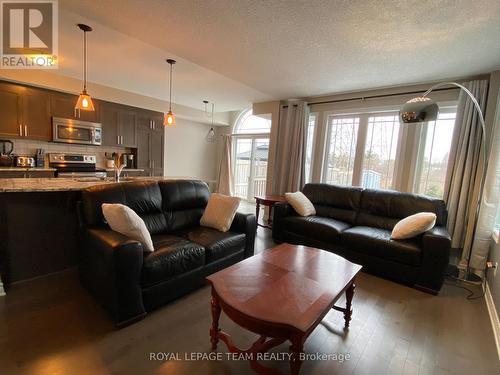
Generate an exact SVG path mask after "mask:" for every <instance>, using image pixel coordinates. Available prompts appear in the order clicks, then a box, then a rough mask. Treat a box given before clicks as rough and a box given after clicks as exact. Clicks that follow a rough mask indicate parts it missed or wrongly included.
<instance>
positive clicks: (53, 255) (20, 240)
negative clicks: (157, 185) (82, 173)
mask: <svg viewBox="0 0 500 375" xmlns="http://www.w3.org/2000/svg"><path fill="white" fill-rule="evenodd" d="M173 179H191V178H189V177H178V178H171V177H126V178H123V180H122V182H119V183H120V184H127V183H130V182H132V181H158V180H173ZM115 183H116V182H115V181H114V179H112V178H106V179H105V180H100V179H97V178H76V179H69V178H68V179H66V178H4V179H0V275H1V280H2V282H3V284H4V286H5V287H6V289H8V286H9V285H10V284H12V283H15V282H19V281H22V280H27V279H31V278H34V277H38V276H42V275H46V274H49V273H53V272H57V271H61V270H64V269H66V268H70V267H75V266H76V265H77V255H78V218H77V211H76V202H77V201H78V200H80V197H81V192H82V190H84V189H86V188H89V187H91V186H96V185H103V184H115ZM1 292H2V284H1V283H0V294H1Z"/></svg>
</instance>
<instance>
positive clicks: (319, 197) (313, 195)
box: [302, 183, 363, 224]
mask: <svg viewBox="0 0 500 375" xmlns="http://www.w3.org/2000/svg"><path fill="white" fill-rule="evenodd" d="M362 191H363V189H362V188H359V187H353V186H338V185H328V184H316V183H313V184H306V185H305V186H304V188H303V189H302V192H303V193H304V195H305V196H306V197H307V198H309V200H310V201H311V202H312V203H313V204H314V207H315V209H316V215H318V216H322V217H330V218H332V219H337V220H340V221H343V222H346V223H350V224H354V222H355V220H356V213H357V211H358V209H359V206H360V202H361V192H362Z"/></svg>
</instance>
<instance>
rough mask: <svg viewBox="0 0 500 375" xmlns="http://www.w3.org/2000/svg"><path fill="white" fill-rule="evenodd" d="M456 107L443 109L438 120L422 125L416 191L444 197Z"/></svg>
mask: <svg viewBox="0 0 500 375" xmlns="http://www.w3.org/2000/svg"><path fill="white" fill-rule="evenodd" d="M455 111H456V109H455V108H449V109H443V110H441V112H440V113H439V116H438V119H437V121H432V122H429V123H427V124H423V125H422V133H421V137H420V140H421V141H420V148H419V154H418V156H417V167H416V172H415V186H414V192H415V193H420V194H425V195H428V196H431V197H435V198H442V197H443V194H444V184H445V180H446V169H447V167H448V157H449V153H450V148H451V142H452V139H453V130H454V127H455V115H456V113H455Z"/></svg>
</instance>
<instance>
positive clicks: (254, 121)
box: [233, 109, 271, 134]
mask: <svg viewBox="0 0 500 375" xmlns="http://www.w3.org/2000/svg"><path fill="white" fill-rule="evenodd" d="M270 132H271V118H270V116H264V115H263V116H254V115H252V110H251V109H249V110H247V111H245V112H243V113H242V114H241V115H240V117H239V118H238V120H237V121H236V124H235V127H234V131H233V133H237V134H263V133H270Z"/></svg>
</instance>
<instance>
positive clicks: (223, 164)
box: [217, 134, 233, 195]
mask: <svg viewBox="0 0 500 375" xmlns="http://www.w3.org/2000/svg"><path fill="white" fill-rule="evenodd" d="M231 153H232V139H231V136H230V135H228V134H224V135H223V136H222V158H221V161H220V166H219V173H218V175H217V192H218V193H220V194H225V195H232V191H231V190H232V189H231V187H232V186H233V173H232V169H231Z"/></svg>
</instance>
